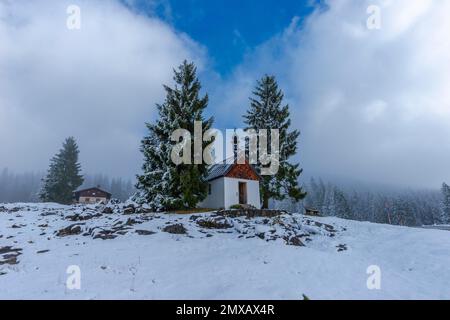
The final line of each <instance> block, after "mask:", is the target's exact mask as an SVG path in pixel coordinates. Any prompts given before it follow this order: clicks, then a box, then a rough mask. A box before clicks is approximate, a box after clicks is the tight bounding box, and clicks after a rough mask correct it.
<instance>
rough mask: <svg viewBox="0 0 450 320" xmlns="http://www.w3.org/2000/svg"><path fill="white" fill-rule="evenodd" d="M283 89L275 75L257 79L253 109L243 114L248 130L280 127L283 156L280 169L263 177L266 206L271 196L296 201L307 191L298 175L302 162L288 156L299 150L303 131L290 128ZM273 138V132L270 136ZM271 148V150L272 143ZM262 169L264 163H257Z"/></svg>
mask: <svg viewBox="0 0 450 320" xmlns="http://www.w3.org/2000/svg"><path fill="white" fill-rule="evenodd" d="M283 97H284V95H283V92H282V91H281V90H280V89H279V88H278V84H277V82H276V80H275V77H274V76H268V75H266V76H264V77H263V78H262V79H261V80H259V81H257V86H256V88H255V90H254V92H253V97H251V98H250V108H249V110H248V111H247V114H246V115H244V122H245V124H246V125H247V129H255V130H259V129H267V130H268V132H270V129H278V130H279V142H280V149H279V150H280V158H279V170H278V172H277V173H276V174H275V175H264V176H262V182H261V197H262V202H263V207H264V208H267V207H268V205H269V199H275V200H283V199H285V198H286V197H290V198H292V199H293V200H295V201H299V200H301V199H303V198H304V197H305V195H306V193H305V192H304V191H303V190H302V188H301V187H300V186H299V182H298V178H299V176H300V174H301V173H302V171H303V169H300V168H299V164H292V163H290V162H289V158H290V157H292V156H293V155H295V154H296V152H297V139H298V137H299V135H300V132H299V131H297V130H292V131H290V130H289V127H290V125H291V120H290V117H289V116H290V113H289V106H288V105H283ZM268 137H269V139H268V141H270V135H268ZM268 144H269V148H268V150H270V142H269V143H268ZM255 167H256V169H257V170H258V171H261V163H260V162H258V163H257V164H255Z"/></svg>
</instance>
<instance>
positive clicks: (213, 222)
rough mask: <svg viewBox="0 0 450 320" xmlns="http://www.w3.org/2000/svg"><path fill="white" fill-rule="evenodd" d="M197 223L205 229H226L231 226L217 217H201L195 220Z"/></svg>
mask: <svg viewBox="0 0 450 320" xmlns="http://www.w3.org/2000/svg"><path fill="white" fill-rule="evenodd" d="M196 222H197V224H198V225H199V226H200V227H202V228H206V229H228V228H231V227H233V226H232V225H231V224H229V223H228V222H227V221H226V220H224V219H223V222H222V221H220V220H219V219H214V218H212V219H201V220H197V221H196Z"/></svg>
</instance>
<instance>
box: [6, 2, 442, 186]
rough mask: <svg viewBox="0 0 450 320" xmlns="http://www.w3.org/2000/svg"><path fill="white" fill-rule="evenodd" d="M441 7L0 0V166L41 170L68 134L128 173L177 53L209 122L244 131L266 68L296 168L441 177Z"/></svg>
mask: <svg viewBox="0 0 450 320" xmlns="http://www.w3.org/2000/svg"><path fill="white" fill-rule="evenodd" d="M70 4H75V5H77V6H78V7H79V8H80V9H81V28H80V29H79V30H70V29H68V28H67V25H66V22H67V18H68V16H69V15H68V13H67V7H68V6H69V5H70ZM371 5H376V6H378V8H379V9H380V14H381V15H380V17H381V20H380V29H369V28H368V27H367V19H368V18H370V14H368V13H367V9H368V7H369V6H371ZM448 12H450V2H449V1H441V0H434V1H432V0H429V1H428V0H378V1H376V0H371V1H361V0H352V1H350V0H337V1H320V3H315V2H314V1H312V0H311V1H283V2H280V1H275V0H273V1H269V0H265V1H258V2H257V3H256V2H254V1H248V2H244V4H242V2H241V1H234V0H233V1H230V0H229V1H222V0H217V1H206V0H205V1H200V0H166V1H160V0H159V1H158V0H155V1H143V0H122V1H119V0H89V1H84V0H71V1H64V0H53V1H50V0H49V1H46V0H39V1H25V0H23V1H21V0H14V1H11V0H0V168H3V167H8V168H9V169H11V170H13V171H16V172H23V171H31V170H34V171H44V170H46V168H47V165H48V161H49V158H50V157H51V156H52V155H53V154H54V153H55V152H56V151H57V150H58V148H59V147H60V145H61V142H62V141H63V140H64V138H65V137H67V136H71V135H72V136H75V137H76V138H77V140H78V142H79V146H80V150H81V159H80V160H81V162H82V166H83V169H84V171H85V172H90V173H105V174H109V175H111V176H122V177H130V176H133V175H134V174H135V173H137V172H138V171H139V168H140V165H141V155H140V153H139V142H140V139H141V138H142V136H143V135H144V134H145V125H144V122H145V121H152V120H154V119H155V116H156V108H155V103H158V102H161V101H162V100H163V97H164V92H163V89H162V84H163V83H164V84H171V78H172V69H173V68H174V67H176V66H177V65H178V64H179V63H180V62H181V61H182V60H183V59H188V60H193V61H195V62H196V64H197V65H198V68H199V72H200V73H199V75H200V78H201V80H202V82H203V85H204V89H205V91H207V92H208V93H209V94H210V105H209V108H208V113H209V114H211V115H214V116H215V118H216V124H215V125H216V127H218V128H234V127H239V126H241V123H242V118H241V115H242V114H243V113H244V112H245V110H246V109H247V107H248V96H249V95H250V93H251V90H252V87H253V86H254V84H255V81H256V79H258V78H260V77H261V76H262V75H264V74H265V73H271V74H274V75H276V76H277V78H278V80H279V82H280V85H281V87H282V88H283V90H284V91H285V94H286V100H287V102H289V104H290V107H291V111H292V120H293V121H292V123H293V125H294V126H295V127H296V128H298V129H300V130H301V132H302V136H301V139H300V141H299V151H300V153H299V155H298V156H297V159H296V160H298V161H300V162H301V164H302V166H303V167H304V169H305V175H316V176H324V177H335V178H339V179H349V180H360V181H367V182H372V181H373V182H376V183H385V184H393V185H399V186H411V187H436V188H437V187H438V186H439V184H440V183H442V181H444V180H446V181H448V182H450V139H449V137H450V59H449V57H450V19H448V17H447V15H448Z"/></svg>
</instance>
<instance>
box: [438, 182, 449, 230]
mask: <svg viewBox="0 0 450 320" xmlns="http://www.w3.org/2000/svg"><path fill="white" fill-rule="evenodd" d="M441 192H442V200H441V217H440V219H439V220H440V223H442V224H447V223H450V187H449V186H448V185H447V184H446V183H443V184H442V188H441Z"/></svg>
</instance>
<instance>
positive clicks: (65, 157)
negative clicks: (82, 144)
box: [40, 137, 83, 204]
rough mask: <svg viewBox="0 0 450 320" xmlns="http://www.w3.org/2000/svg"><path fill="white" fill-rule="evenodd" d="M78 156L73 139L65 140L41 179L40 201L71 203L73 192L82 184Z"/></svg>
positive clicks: (76, 146)
mask: <svg viewBox="0 0 450 320" xmlns="http://www.w3.org/2000/svg"><path fill="white" fill-rule="evenodd" d="M78 154H79V150H78V145H77V143H76V141H75V139H74V138H73V137H69V138H67V139H66V140H65V142H64V143H63V147H62V149H61V150H60V151H59V152H58V153H57V154H56V155H55V156H54V157H53V158H52V159H51V160H50V167H49V169H48V172H47V175H46V177H45V178H44V179H43V186H42V189H41V192H40V198H41V200H42V201H44V202H57V203H62V204H70V203H72V200H73V192H74V191H75V190H76V189H77V188H78V187H79V186H81V184H82V183H83V176H82V175H80V171H81V165H80V164H79V163H78Z"/></svg>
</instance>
